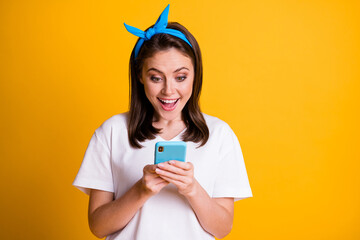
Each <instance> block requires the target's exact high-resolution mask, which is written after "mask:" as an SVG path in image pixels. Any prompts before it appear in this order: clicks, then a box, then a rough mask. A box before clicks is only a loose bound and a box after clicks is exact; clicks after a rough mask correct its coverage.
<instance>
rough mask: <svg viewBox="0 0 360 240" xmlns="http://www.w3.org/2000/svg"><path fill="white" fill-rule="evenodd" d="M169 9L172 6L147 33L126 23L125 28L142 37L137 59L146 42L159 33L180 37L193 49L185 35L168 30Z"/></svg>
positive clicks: (136, 52)
mask: <svg viewBox="0 0 360 240" xmlns="http://www.w3.org/2000/svg"><path fill="white" fill-rule="evenodd" d="M169 8H170V4H169V5H167V7H166V8H165V10H164V11H163V12H162V13H161V15H160V17H159V18H158V20H157V21H156V23H155V25H154V27H152V28H149V29H148V30H147V31H146V32H144V31H141V30H140V29H138V28H136V27H132V26H129V25H127V24H126V23H124V25H125V28H126V30H128V32H130V33H132V34H134V35H135V36H138V37H140V39H139V41H138V42H137V44H136V46H135V58H136V57H137V55H138V54H139V51H140V48H141V46H142V45H143V43H144V41H147V40H150V39H151V38H152V36H154V35H155V34H157V33H166V34H170V35H173V36H175V37H178V38H180V39H182V40H184V41H185V42H186V43H187V44H189V45H190V47H192V46H191V44H190V42H189V40H188V39H187V38H186V36H185V34H183V33H182V32H180V31H178V30H175V29H170V28H166V27H167V24H168V15H169Z"/></svg>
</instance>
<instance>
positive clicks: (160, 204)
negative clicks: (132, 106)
mask: <svg viewBox="0 0 360 240" xmlns="http://www.w3.org/2000/svg"><path fill="white" fill-rule="evenodd" d="M126 118H127V114H126V113H123V114H118V115H115V116H113V117H111V118H110V119H108V120H106V121H105V122H104V123H103V124H102V125H101V126H100V127H99V128H98V129H96V131H95V133H94V134H93V136H92V138H91V140H90V143H89V146H88V148H87V150H86V153H85V156H84V159H83V162H82V164H81V167H80V170H79V172H78V174H77V176H76V178H75V181H74V183H73V185H74V186H76V187H77V188H79V189H80V190H82V191H83V192H85V193H87V194H89V189H99V190H103V191H109V192H113V193H114V195H115V199H117V198H119V197H120V196H122V195H123V194H124V193H125V192H126V191H127V190H128V189H130V188H131V187H132V186H133V185H134V184H135V183H136V182H137V181H138V180H139V179H140V178H141V177H142V174H143V168H144V166H145V165H147V164H153V163H154V151H155V143H156V142H158V141H164V139H162V138H161V137H160V136H157V137H156V138H155V139H153V140H147V141H145V142H142V143H141V144H142V145H143V148H141V149H135V148H132V147H131V146H130V144H129V141H128V132H127V121H126ZM204 118H205V120H206V124H207V126H208V128H209V131H210V137H209V140H208V142H207V143H206V144H205V145H204V146H203V147H200V148H197V147H198V145H199V144H196V143H193V142H187V150H186V161H187V162H191V163H193V165H194V176H195V178H196V180H197V181H198V182H199V183H200V185H201V186H202V187H203V188H204V189H205V190H206V192H207V193H208V194H209V196H210V197H213V198H216V197H231V198H234V199H235V201H236V200H239V199H243V198H248V197H252V192H251V188H250V185H249V181H248V177H247V173H246V169H245V164H244V160H243V156H242V152H241V149H240V145H239V142H238V139H237V137H236V136H235V134H234V132H233V131H232V130H231V128H230V127H229V125H227V124H226V123H225V122H223V121H222V120H220V119H218V118H215V117H212V116H209V115H206V114H204ZM183 132H184V131H183ZM171 141H181V133H180V134H179V135H178V136H176V137H175V138H173V139H172V140H171ZM152 237H154V238H155V237H156V239H159V240H162V239H163V240H168V239H172V240H176V239H179V240H180V239H181V240H184V239H204V240H205V239H212V240H213V239H215V238H214V237H213V236H212V235H210V234H209V233H207V232H206V231H205V230H204V229H203V228H202V227H201V225H200V223H199V221H198V220H197V218H196V215H195V213H194V211H193V210H192V208H191V206H190V205H189V203H188V202H187V200H186V199H185V197H183V196H182V195H181V194H179V193H178V191H177V189H176V187H175V186H174V185H172V184H169V185H167V186H166V187H164V188H163V189H162V190H161V191H160V192H159V193H158V194H157V195H155V196H153V197H151V198H150V199H148V200H147V202H146V203H145V204H144V205H143V207H142V208H141V209H140V210H139V211H138V212H137V213H136V214H135V216H134V217H133V218H132V219H131V220H130V222H129V223H128V224H127V225H126V227H125V228H124V229H122V230H120V231H118V232H116V233H114V234H111V235H109V236H108V237H107V238H106V239H107V240H110V239H111V240H112V239H116V240H120V239H125V240H132V239H134V240H135V239H136V240H143V239H145V240H147V239H150V238H152Z"/></svg>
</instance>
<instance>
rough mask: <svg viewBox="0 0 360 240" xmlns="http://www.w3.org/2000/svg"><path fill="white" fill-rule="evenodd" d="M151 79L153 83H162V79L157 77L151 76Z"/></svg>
mask: <svg viewBox="0 0 360 240" xmlns="http://www.w3.org/2000/svg"><path fill="white" fill-rule="evenodd" d="M150 79H151V81H153V82H160V81H161V78H160V77H155V76H151V77H150Z"/></svg>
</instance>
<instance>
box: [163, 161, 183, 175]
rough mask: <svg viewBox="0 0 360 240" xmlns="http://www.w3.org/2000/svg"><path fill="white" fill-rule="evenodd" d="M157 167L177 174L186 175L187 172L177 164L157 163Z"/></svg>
mask: <svg viewBox="0 0 360 240" xmlns="http://www.w3.org/2000/svg"><path fill="white" fill-rule="evenodd" d="M157 166H158V168H159V169H161V170H164V171H168V172H172V173H175V174H178V175H183V176H185V175H187V172H186V171H184V170H183V169H182V168H179V167H177V166H174V165H171V164H169V163H159V164H158V165H157Z"/></svg>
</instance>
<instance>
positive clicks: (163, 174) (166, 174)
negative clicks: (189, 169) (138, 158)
mask: <svg viewBox="0 0 360 240" xmlns="http://www.w3.org/2000/svg"><path fill="white" fill-rule="evenodd" d="M155 172H156V173H157V174H158V175H159V176H160V177H161V178H163V177H167V178H171V179H173V180H177V181H180V182H184V178H185V177H186V176H184V175H179V174H176V173H173V172H169V171H166V170H163V169H160V168H157V169H156V170H155Z"/></svg>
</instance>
